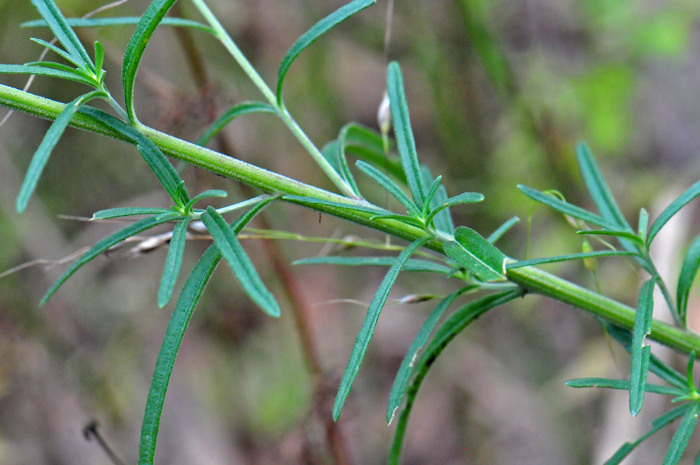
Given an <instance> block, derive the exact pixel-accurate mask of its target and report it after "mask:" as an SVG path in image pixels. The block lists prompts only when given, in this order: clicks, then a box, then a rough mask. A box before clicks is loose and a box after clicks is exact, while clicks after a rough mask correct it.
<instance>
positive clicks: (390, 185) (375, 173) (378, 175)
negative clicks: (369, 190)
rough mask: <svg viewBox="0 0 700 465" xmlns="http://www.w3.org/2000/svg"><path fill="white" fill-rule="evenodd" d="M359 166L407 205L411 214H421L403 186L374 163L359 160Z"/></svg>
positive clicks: (416, 215)
mask: <svg viewBox="0 0 700 465" xmlns="http://www.w3.org/2000/svg"><path fill="white" fill-rule="evenodd" d="M357 167H358V168H359V169H360V171H362V172H363V173H365V174H366V175H367V176H369V177H370V178H372V179H374V180H375V181H376V182H377V183H378V184H379V185H380V186H382V187H383V188H384V189H386V190H387V191H388V192H389V193H390V194H391V195H392V196H393V197H394V198H395V199H396V200H398V201H399V202H400V203H401V204H402V205H403V206H404V207H406V210H407V211H408V214H409V215H411V216H415V217H418V216H420V210H419V209H418V207H417V206H416V204H415V203H414V202H413V200H411V198H410V197H409V196H408V195H406V194H405V193H404V191H403V190H401V188H400V187H399V186H398V185H396V183H395V182H394V181H392V180H391V179H389V177H388V176H386V175H384V173H382V172H381V171H379V170H378V169H376V168H375V167H373V166H372V165H369V164H367V163H365V162H363V161H362V160H358V162H357Z"/></svg>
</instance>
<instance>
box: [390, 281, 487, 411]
mask: <svg viewBox="0 0 700 465" xmlns="http://www.w3.org/2000/svg"><path fill="white" fill-rule="evenodd" d="M475 287H476V286H468V287H464V288H462V289H460V290H458V291H455V292H453V293H452V294H450V295H448V296H447V297H445V298H444V299H442V300H441V301H440V303H439V304H438V305H437V307H435V309H434V310H433V311H432V312H430V315H428V318H427V319H426V320H425V323H423V326H422V327H421V329H420V330H419V331H418V334H416V337H415V339H414V340H413V343H412V344H411V347H409V349H408V352H407V353H406V357H404V359H403V362H401V367H400V368H399V371H398V372H397V373H396V378H395V379H394V384H393V385H392V386H391V393H390V394H389V404H388V405H387V410H386V422H387V423H388V424H391V421H392V420H393V418H394V414H395V413H396V409H398V408H399V406H400V405H401V400H402V399H403V395H404V393H405V392H406V386H407V385H408V381H409V380H410V378H411V373H413V367H414V364H415V361H416V356H417V355H418V351H419V350H421V349H422V348H423V346H424V345H425V343H426V342H427V340H428V337H429V336H430V333H432V332H433V328H434V327H435V325H436V324H437V322H438V320H439V319H440V317H441V316H442V314H443V313H444V312H445V310H446V309H447V308H448V307H449V306H450V305H452V302H454V300H455V299H456V298H457V297H459V296H460V295H461V294H463V293H464V292H466V291H468V290H471V289H474V288H475Z"/></svg>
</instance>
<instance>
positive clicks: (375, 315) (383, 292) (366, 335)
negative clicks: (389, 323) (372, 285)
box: [333, 237, 431, 420]
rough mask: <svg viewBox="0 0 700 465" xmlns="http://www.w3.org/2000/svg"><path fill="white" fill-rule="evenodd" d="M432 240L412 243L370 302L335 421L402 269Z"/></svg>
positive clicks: (340, 390) (337, 400) (335, 409)
mask: <svg viewBox="0 0 700 465" xmlns="http://www.w3.org/2000/svg"><path fill="white" fill-rule="evenodd" d="M430 239H431V238H430V237H423V238H421V239H418V240H416V241H414V242H412V243H411V244H410V245H409V246H408V247H406V248H405V249H404V250H403V251H402V252H401V253H400V254H399V256H398V257H397V258H396V262H395V263H394V264H393V265H392V266H391V268H390V269H389V271H388V272H387V274H386V276H385V277H384V279H383V280H382V283H381V285H380V286H379V289H378V290H377V293H376V294H375V295H374V298H373V299H372V302H370V304H369V308H368V309H367V317H366V318H365V322H364V323H363V324H362V329H360V332H359V334H358V335H357V340H356V341H355V347H353V349H352V354H351V355H350V361H349V362H348V366H347V367H346V368H345V373H344V374H343V379H342V380H341V381H340V387H339V388H338V395H337V396H336V398H335V405H334V406H333V419H335V420H337V419H338V417H340V412H341V411H342V410H343V405H344V404H345V399H346V398H347V396H348V394H349V393H350V388H351V387H352V383H353V382H354V381H355V377H356V376H357V372H358V371H359V370H360V365H361V364H362V360H363V359H364V358H365V353H366V352H367V346H368V345H369V341H370V340H371V339H372V335H373V334H374V328H375V327H376V326H377V321H379V315H380V314H381V312H382V308H384V304H385V303H386V299H387V298H388V297H389V291H390V290H391V287H392V286H393V285H394V282H395V281H396V278H397V277H398V275H399V272H400V271H401V268H402V267H403V265H404V263H405V262H406V260H408V259H409V257H410V256H411V255H412V254H413V252H415V251H416V250H418V249H419V248H420V247H421V246H422V245H423V244H425V243H426V242H428V241H429V240H430Z"/></svg>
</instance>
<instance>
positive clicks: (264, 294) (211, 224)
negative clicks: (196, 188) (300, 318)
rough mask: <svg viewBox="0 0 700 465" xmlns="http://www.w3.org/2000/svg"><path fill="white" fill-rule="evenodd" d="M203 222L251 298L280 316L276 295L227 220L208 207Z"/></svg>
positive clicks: (268, 311) (273, 314)
mask: <svg viewBox="0 0 700 465" xmlns="http://www.w3.org/2000/svg"><path fill="white" fill-rule="evenodd" d="M202 222H203V223H204V225H205V226H206V227H207V230H208V231H209V232H210V233H211V235H212V237H213V238H214V244H216V246H217V247H218V249H219V251H220V252H221V255H222V256H223V257H224V258H225V259H226V262H227V263H228V265H229V267H231V270H232V271H233V274H234V275H235V276H236V278H237V279H238V282H240V283H241V287H243V289H244V290H245V291H246V293H247V294H248V296H249V297H250V298H251V300H252V301H253V302H255V303H256V304H257V305H258V307H260V309H261V310H262V311H264V312H265V313H267V314H268V315H270V316H273V317H278V316H280V307H279V305H278V304H277V301H276V300H275V297H274V296H273V295H272V294H271V293H270V291H269V290H268V289H267V287H265V284H264V283H263V281H262V279H260V276H259V275H258V272H257V271H256V270H255V266H253V263H252V262H251V261H250V258H249V257H248V254H247V253H246V252H245V250H243V247H242V246H241V244H240V242H238V239H236V235H235V234H234V233H233V232H232V231H231V229H230V228H229V227H228V225H227V224H226V220H224V218H223V217H222V216H221V215H220V214H219V212H217V211H216V210H215V209H214V207H208V208H207V211H206V212H205V213H204V214H202Z"/></svg>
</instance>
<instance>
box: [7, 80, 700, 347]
mask: <svg viewBox="0 0 700 465" xmlns="http://www.w3.org/2000/svg"><path fill="white" fill-rule="evenodd" d="M0 105H2V106H5V107H9V108H11V109H14V110H19V111H23V112H26V113H29V114H32V115H34V116H38V117H41V118H46V119H51V120H52V119H55V118H56V117H57V116H58V115H59V114H60V112H61V110H62V109H63V107H64V106H65V105H64V104H62V103H59V102H56V101H53V100H49V99H46V98H43V97H39V96H36V95H33V94H30V93H28V92H23V91H21V90H18V89H15V88H12V87H8V86H5V85H1V84H0ZM71 125H72V126H74V127H78V128H81V129H86V130H89V131H91V132H95V133H98V134H103V135H107V136H110V137H114V138H117V139H120V140H124V139H125V138H124V136H121V135H120V134H119V133H116V132H115V131H113V130H111V129H109V128H107V127H106V126H105V125H103V124H102V123H100V122H99V121H97V120H95V119H93V118H90V117H88V116H87V115H85V114H81V113H77V114H76V115H75V116H74V117H73V119H72V120H71ZM144 132H145V134H146V135H147V136H148V137H149V138H150V139H151V140H153V142H155V143H156V145H158V146H159V147H160V148H161V150H163V151H164V152H165V153H166V154H168V155H171V156H172V157H174V158H176V159H178V160H182V161H185V162H188V163H191V164H193V165H196V166H199V167H201V168H205V169H208V170H210V171H212V172H214V173H217V174H221V175H223V176H226V177H229V178H232V179H235V180H238V181H241V182H243V183H245V184H249V185H251V186H254V187H257V188H260V189H262V190H263V191H265V192H270V193H282V194H289V195H300V196H307V197H314V198H317V199H320V200H326V201H330V202H338V203H343V204H347V205H349V206H352V205H355V206H367V205H369V204H368V203H367V202H365V201H361V200H352V199H348V198H347V197H343V196H340V195H337V194H333V193H331V192H328V191H325V190H323V189H319V188H317V187H314V186H310V185H308V184H304V183H301V182H298V181H295V180H293V179H290V178H287V177H285V176H282V175H280V174H277V173H273V172H271V171H267V170H265V169H263V168H259V167H257V166H254V165H250V164H248V163H245V162H242V161H240V160H236V159H235V158H231V157H226V156H225V155H222V154H220V153H217V152H214V151H212V150H209V149H206V148H204V147H200V146H198V145H195V144H192V143H190V142H186V141H183V140H181V139H177V138H176V137H173V136H170V135H167V134H164V133H162V132H159V131H156V130H155V129H150V128H144ZM127 142H128V141H127ZM293 203H295V202H293ZM308 208H312V209H314V210H317V211H320V212H323V213H328V214H330V215H334V216H337V217H339V218H343V219H346V220H349V221H352V222H355V223H358V224H361V225H364V226H368V227H370V228H373V229H375V230H378V231H381V232H383V233H387V234H391V235H393V236H395V237H398V238H401V239H405V240H407V241H413V240H416V239H418V238H421V237H425V236H426V235H427V233H426V232H425V231H423V230H421V229H419V228H415V227H412V226H409V225H406V224H403V223H400V222H398V221H393V220H386V221H378V220H372V219H371V218H372V216H373V214H371V213H366V212H362V211H349V210H346V209H343V208H341V207H338V206H335V205H324V204H320V203H319V204H314V205H309V206H308ZM425 246H426V247H428V248H430V249H432V250H434V251H437V252H439V253H443V250H442V243H440V242H438V241H436V240H434V241H430V242H428V243H427V244H426V245H425ZM507 278H508V279H509V280H510V281H511V282H513V283H515V284H518V285H520V286H522V287H523V288H525V289H527V290H529V291H530V292H534V293H538V294H542V295H544V296H547V297H550V298H552V299H555V300H558V301H560V302H564V303H568V304H570V305H573V306H574V307H577V308H580V309H582V310H586V311H588V312H590V313H593V314H594V315H598V316H600V317H602V318H604V319H606V320H608V321H610V322H611V323H613V324H615V325H618V326H621V327H623V328H625V329H628V330H631V329H632V328H633V326H634V320H635V310H634V309H633V308H631V307H629V306H627V305H624V304H622V303H619V302H616V301H614V300H612V299H609V298H607V297H604V296H602V295H600V294H596V293H594V292H592V291H589V290H588V289H585V288H583V287H580V286H577V285H576V284H573V283H570V282H568V281H566V280H563V279H561V278H558V277H556V276H554V275H552V274H550V273H547V272H545V271H542V270H539V269H537V268H534V267H523V268H514V269H509V270H508V271H507ZM649 337H650V338H651V339H652V340H655V341H657V342H660V343H662V344H664V345H667V346H669V347H671V348H673V349H676V350H678V351H680V352H684V353H686V354H689V353H690V352H691V351H693V350H694V351H696V352H700V336H698V335H697V334H694V333H692V332H689V331H685V330H681V329H678V328H675V327H673V326H670V325H668V324H666V323H662V322H659V321H656V320H655V321H654V323H653V324H652V331H651V335H650V336H649Z"/></svg>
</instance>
